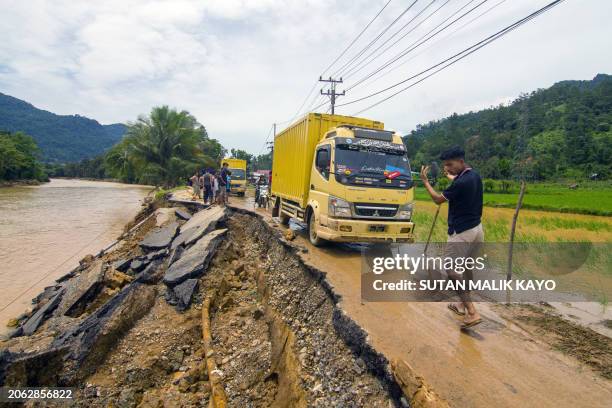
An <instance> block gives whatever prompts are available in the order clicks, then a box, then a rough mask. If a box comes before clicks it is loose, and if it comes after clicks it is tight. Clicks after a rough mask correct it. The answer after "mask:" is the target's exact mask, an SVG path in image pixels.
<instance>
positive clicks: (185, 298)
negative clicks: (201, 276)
mask: <svg viewBox="0 0 612 408" xmlns="http://www.w3.org/2000/svg"><path fill="white" fill-rule="evenodd" d="M198 282H199V280H198V279H187V280H186V281H184V282H182V283H179V284H178V285H176V286H175V287H173V288H172V289H171V290H172V294H173V295H174V298H175V299H176V300H177V304H176V307H177V309H179V310H185V309H187V308H188V307H189V305H190V304H191V298H192V297H193V292H195V291H196V289H197V288H198Z"/></svg>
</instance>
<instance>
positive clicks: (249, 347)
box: [0, 207, 407, 407]
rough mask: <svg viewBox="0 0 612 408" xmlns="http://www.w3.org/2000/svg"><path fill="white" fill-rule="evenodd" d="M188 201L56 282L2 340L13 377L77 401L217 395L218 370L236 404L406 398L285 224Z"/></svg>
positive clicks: (122, 402)
mask: <svg viewBox="0 0 612 408" xmlns="http://www.w3.org/2000/svg"><path fill="white" fill-rule="evenodd" d="M158 211H159V210H158ZM187 213H188V211H187V209H185V208H183V209H182V210H180V211H177V212H176V217H175V216H174V211H173V210H172V213H170V212H169V211H166V212H162V213H160V214H157V217H153V218H150V219H148V220H147V221H145V222H144V223H143V224H142V230H140V231H138V232H137V233H136V234H134V235H131V236H130V237H128V238H127V239H124V241H123V242H122V243H121V244H120V245H119V246H118V247H117V248H116V249H115V250H114V251H113V252H110V253H107V254H104V255H103V256H101V257H98V258H96V259H90V260H89V261H90V262H89V264H88V265H86V266H85V265H84V266H83V267H82V268H81V269H79V270H78V271H77V272H76V273H75V274H74V276H71V277H68V278H67V279H68V280H67V281H64V282H60V283H58V285H56V286H55V287H53V288H52V289H49V290H48V291H47V292H49V293H47V295H45V296H46V297H47V299H46V300H45V301H44V302H42V303H41V304H40V306H39V309H38V310H39V311H40V310H44V309H43V308H45V307H49V305H51V303H50V302H52V301H53V298H54V297H55V296H57V297H58V298H59V299H60V300H59V301H58V302H57V303H58V304H57V305H55V306H54V308H53V309H52V312H49V313H48V314H46V315H45V319H46V320H44V321H41V322H37V327H36V328H34V329H33V330H34V332H33V333H32V334H31V335H24V336H20V337H16V338H14V339H12V340H11V341H10V342H8V343H7V345H6V348H5V349H4V350H3V351H2V353H3V354H2V355H1V356H0V357H1V358H0V360H2V367H0V368H2V370H0V371H2V376H3V379H4V381H5V382H6V383H7V384H12V385H21V386H25V385H29V386H35V385H47V386H57V385H70V386H75V387H77V392H76V398H75V400H73V401H71V404H72V405H73V406H99V407H102V406H104V407H106V406H121V407H132V406H143V407H148V406H153V407H157V406H180V407H189V406H208V404H209V402H210V400H211V398H212V397H213V396H214V393H211V384H212V385H214V384H215V383H216V384H219V385H220V386H221V387H222V389H223V390H224V392H223V394H225V395H224V398H227V402H228V406H236V407H242V406H257V407H269V406H287V407H295V406H319V407H328V406H368V407H376V406H381V407H382V406H384V407H388V406H401V405H407V403H406V400H405V399H402V397H401V391H400V388H399V386H398V384H397V383H396V381H395V380H394V378H393V376H392V375H391V373H390V371H389V366H388V364H387V360H386V359H385V358H384V357H383V356H382V355H380V354H378V353H377V352H376V351H375V350H374V349H373V348H372V347H371V346H370V345H369V344H368V342H367V339H366V334H365V332H363V330H361V329H360V328H359V327H358V326H357V325H356V324H355V323H354V322H353V321H352V320H351V319H350V318H348V317H347V316H346V315H345V314H344V313H343V312H342V311H341V309H340V308H339V307H338V305H337V301H338V298H337V296H336V295H335V294H334V292H333V289H332V288H331V287H330V286H329V285H328V284H327V281H326V280H325V276H324V274H323V273H322V272H320V271H317V270H316V269H313V268H311V267H309V266H307V265H305V264H304V263H303V262H302V261H301V260H300V258H299V256H298V255H297V254H296V251H298V249H296V248H294V247H293V246H292V245H291V244H290V243H288V242H287V241H285V240H284V239H283V237H282V234H281V233H280V232H279V231H277V230H276V229H274V228H272V227H271V226H270V225H268V224H267V223H266V222H264V221H263V220H262V219H260V218H258V217H256V216H254V215H252V214H246V213H240V212H232V213H229V214H228V213H223V211H221V210H220V209H218V208H216V207H213V208H211V209H207V210H202V211H200V212H199V213H196V214H193V216H191V215H190V214H187ZM160 215H161V219H160ZM189 217H191V220H189V221H187V222H185V221H184V220H183V219H182V218H189ZM169 230H170V232H171V235H168V231H169ZM226 230H227V231H226ZM172 231H175V232H172ZM169 237H170V238H169ZM162 241H163V242H162ZM160 242H161V243H160ZM169 242H171V243H172V244H170V243H169ZM213 243H214V245H213ZM159 245H164V248H165V249H157V247H158V246H159ZM128 261H129V262H128ZM147 262H148V263H147ZM145 263H146V266H145ZM117 268H120V269H123V270H124V271H125V273H123V272H120V271H118V270H117ZM186 272H188V273H187V274H185V273H186ZM181 276H182V277H181ZM92 288H93V289H92ZM189 288H191V289H189ZM194 288H195V291H193V292H192V291H191V290H194ZM73 292H74V293H73ZM185 293H187V295H188V296H185ZM206 300H207V301H206ZM208 303H210V304H211V306H210V309H206V311H207V312H209V313H208V314H209V315H210V320H209V319H208V318H205V321H206V322H207V323H210V331H209V334H210V335H211V338H212V342H211V344H210V345H208V346H209V347H205V343H204V342H203V339H202V331H203V327H202V326H203V324H202V322H203V320H202V317H203V315H204V316H206V315H207V313H202V312H203V310H202V307H203V305H204V304H208ZM30 319H32V317H30ZM26 323H27V322H26ZM24 326H26V324H24V325H23V326H21V328H22V329H23V327H24ZM205 326H208V325H205ZM205 332H206V330H205ZM205 334H206V333H205ZM207 362H208V363H209V364H208V367H207ZM210 363H212V365H211V364H210ZM211 367H212V369H211ZM212 379H215V380H216V381H213V382H211V380H212ZM213 388H214V387H213ZM213 399H214V398H213ZM220 401H222V399H221V400H220ZM26 405H31V406H34V405H36V404H34V403H28V404H26ZM44 405H45V406H51V405H52V404H50V403H45V404H44ZM60 405H62V406H65V405H66V402H62V403H61V404H60Z"/></svg>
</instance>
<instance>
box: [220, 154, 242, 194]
mask: <svg viewBox="0 0 612 408" xmlns="http://www.w3.org/2000/svg"><path fill="white" fill-rule="evenodd" d="M223 163H227V167H228V170H229V171H230V172H231V173H232V174H231V175H230V193H236V194H237V195H240V196H244V193H245V191H246V168H247V162H246V160H242V159H234V158H231V157H227V158H225V159H223V160H222V161H221V165H222V166H223Z"/></svg>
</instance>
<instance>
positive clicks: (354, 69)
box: [343, 0, 450, 78]
mask: <svg viewBox="0 0 612 408" xmlns="http://www.w3.org/2000/svg"><path fill="white" fill-rule="evenodd" d="M436 1H437V0H432V1H431V2H430V3H429V4H428V5H427V6H425V7H424V8H423V9H422V10H421V11H419V12H418V13H417V14H416V15H415V16H414V17H412V18H411V19H410V20H408V22H407V23H406V24H404V25H403V26H402V27H401V28H400V29H399V30H397V31H396V32H395V33H393V34H392V35H391V36H390V37H389V38H387V39H386V40H385V41H384V42H383V43H382V44H380V45H379V46H378V47H376V48H375V49H374V50H373V51H372V52H371V53H369V54H368V55H367V56H366V57H365V58H363V59H362V60H361V61H360V62H358V63H357V65H355V66H353V67H352V68H350V69H349V70H348V71H346V72H345V73H344V75H343V76H344V77H345V78H349V77H350V76H351V75H353V74H354V73H355V72H358V71H360V70H361V69H362V68H363V67H365V66H367V65H369V64H370V63H371V62H372V61H374V60H375V59H376V58H378V57H380V56H381V55H383V54H384V53H385V52H387V50H389V48H391V47H393V46H394V45H395V44H397V43H398V42H399V41H401V40H402V39H403V38H404V37H406V36H407V35H408V34H410V33H411V32H413V31H414V30H415V29H416V28H418V27H419V26H420V25H421V24H422V23H423V22H425V21H427V19H428V18H430V17H431V16H432V15H433V14H435V13H436V12H437V11H438V10H440V9H441V8H442V7H444V6H445V5H446V4H447V3H448V2H449V1H450V0H446V2H444V3H442V5H441V6H440V7H438V8H437V9H436V10H434V12H433V13H431V14H430V15H429V16H427V17H426V18H425V19H423V21H421V22H420V23H419V24H417V25H416V26H414V27H413V28H412V29H411V30H409V31H408V32H407V33H404V34H403V35H402V36H401V37H400V38H398V39H397V40H396V41H395V42H394V43H393V44H391V45H390V46H389V47H387V48H385V50H384V51H383V52H381V53H380V54H378V55H377V56H376V57H374V58H373V59H371V60H370V61H368V62H367V63H366V64H365V65H364V64H363V63H364V62H365V61H366V60H367V59H368V58H370V57H371V56H372V55H373V54H374V53H376V51H378V50H380V49H381V48H382V47H383V46H384V45H385V44H387V43H388V42H389V41H391V40H392V39H393V37H395V36H396V35H398V34H399V33H400V32H401V31H402V30H404V29H405V28H406V27H408V26H409V25H410V23H412V22H413V21H414V20H416V19H417V18H418V17H419V16H420V15H421V14H423V13H424V12H425V11H426V10H427V9H428V8H429V7H430V6H431V5H432V4H434V3H435V2H436Z"/></svg>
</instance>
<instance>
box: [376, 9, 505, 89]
mask: <svg viewBox="0 0 612 408" xmlns="http://www.w3.org/2000/svg"><path fill="white" fill-rule="evenodd" d="M506 1H507V0H501V1H499V2H497V3H496V4H494V5H493V6H491V7H489V8H488V9H487V10H485V11H483V12H482V13H480V14H479V15H477V16H475V17H474V18H472V19H471V20H469V21H467V22H466V23H465V24H463V25H461V26H459V27H457V28H456V29H455V30H453V31H452V32H450V33H448V34H447V35H446V36H444V37H442V38H440V39H439V40H438V41H436V42H434V43H433V44H430V45H429V46H428V47H426V48H425V49H423V50H421V51H420V52H418V53H417V54H415V55H413V56H412V57H411V58H408V59H407V60H406V61H404V62H402V63H401V64H399V65H396V66H395V67H393V68H391V69H389V70H388V71H387V72H383V73H382V75H379V76H378V77H374V78H373V81H370V82H374V81H377V80H380V79H381V78H383V77H385V76H387V75H389V74H390V73H391V72H393V71H395V70H397V69H398V68H401V67H403V66H404V65H406V64H407V63H409V62H410V61H412V60H414V59H415V58H416V57H418V56H419V55H421V54H423V53H424V52H425V51H427V50H429V49H430V48H431V47H433V46H435V45H437V44H439V43H440V42H442V41H444V40H446V39H448V38H450V37H451V36H452V35H453V34H455V33H456V32H458V31H460V30H462V29H464V28H465V27H467V26H468V25H470V24H472V23H473V22H474V21H476V20H478V19H480V18H481V17H483V16H484V15H486V14H488V13H489V12H491V11H492V10H493V9H495V8H497V7H499V6H501V5H502V4H503V3H505V2H506ZM368 83H369V82H368Z"/></svg>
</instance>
